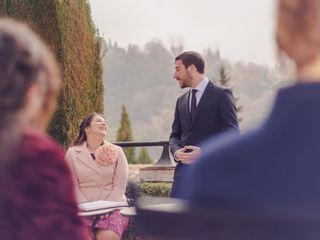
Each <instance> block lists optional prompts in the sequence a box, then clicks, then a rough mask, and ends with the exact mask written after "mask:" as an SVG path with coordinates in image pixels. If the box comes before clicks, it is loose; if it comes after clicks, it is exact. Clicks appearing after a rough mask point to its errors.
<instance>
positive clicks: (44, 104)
mask: <svg viewBox="0 0 320 240" xmlns="http://www.w3.org/2000/svg"><path fill="white" fill-rule="evenodd" d="M60 86H61V78H60V75H59V71H58V65H57V63H56V61H55V59H54V56H53V55H52V53H51V52H50V51H49V49H48V47H47V46H46V45H45V44H44V43H43V42H42V41H41V40H40V38H39V37H38V36H36V34H35V33H34V32H33V31H31V30H30V29H29V28H28V27H27V26H26V25H25V24H23V23H18V22H16V21H13V20H9V19H1V20H0V183H1V190H0V208H1V209H0V236H1V239H33V240H43V239H46V240H50V239H52V240H54V239H55V240H56V239H59V240H63V239H65V240H67V239H68V240H70V239H89V238H88V233H87V230H86V228H85V227H84V226H83V223H82V221H81V219H80V218H79V217H78V208H77V204H76V200H75V194H74V190H73V185H72V179H71V175H70V171H69V168H68V166H67V164H66V162H65V160H64V154H63V151H62V149H61V148H60V147H59V146H58V145H57V144H56V143H55V142H54V141H53V140H52V139H51V138H50V137H49V136H47V135H46V134H45V131H46V129H47V126H48V123H49V121H50V119H51V117H52V115H53V113H54V111H55V109H56V100H57V96H58V93H59V90H60Z"/></svg>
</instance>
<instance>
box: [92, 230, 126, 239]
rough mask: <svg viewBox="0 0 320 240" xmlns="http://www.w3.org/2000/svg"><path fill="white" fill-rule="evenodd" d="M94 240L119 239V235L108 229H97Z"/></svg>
mask: <svg viewBox="0 0 320 240" xmlns="http://www.w3.org/2000/svg"><path fill="white" fill-rule="evenodd" d="M96 240H120V238H119V236H118V235H117V234H116V233H114V232H112V231H109V230H98V231H97V233H96Z"/></svg>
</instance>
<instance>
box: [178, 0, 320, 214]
mask: <svg viewBox="0 0 320 240" xmlns="http://www.w3.org/2000/svg"><path fill="white" fill-rule="evenodd" d="M319 19H320V1H318V0H278V15H277V25H276V40H277V44H278V48H279V51H280V52H283V53H285V54H287V55H288V56H289V57H290V58H291V59H292V60H293V61H294V63H295V65H296V76H297V79H296V81H295V83H294V84H293V85H292V86H289V87H286V88H283V89H281V90H279V92H278V94H277V97H276V100H275V104H274V107H273V109H272V111H271V113H270V115H269V117H268V118H267V120H266V121H265V122H264V124H262V126H261V127H259V128H258V129H256V130H254V131H252V132H251V133H248V134H244V135H242V136H240V137H238V138H237V139H228V138H223V137H222V138H220V139H214V140H212V142H211V145H210V144H209V146H208V148H207V152H206V153H205V154H204V155H203V156H202V157H201V159H199V161H198V162H197V164H196V165H195V166H194V168H193V169H191V170H190V171H189V172H188V173H187V176H186V178H185V179H184V181H185V182H184V183H185V184H186V185H188V186H189V187H188V189H186V190H185V196H186V197H187V198H188V199H189V200H190V201H191V203H192V204H193V205H195V206H201V207H207V208H227V209H242V210H243V209H247V210H272V211H275V212H277V211H287V212H291V213H296V212H298V211H300V210H302V209H303V210H306V209H309V210H311V212H313V211H315V212H316V211H317V210H318V209H319V208H320V190H319V182H320V174H319V169H320V161H319V159H320V147H319V146H320V145H319V143H320V127H319V123H320V21H319ZM257 80H258V79H257Z"/></svg>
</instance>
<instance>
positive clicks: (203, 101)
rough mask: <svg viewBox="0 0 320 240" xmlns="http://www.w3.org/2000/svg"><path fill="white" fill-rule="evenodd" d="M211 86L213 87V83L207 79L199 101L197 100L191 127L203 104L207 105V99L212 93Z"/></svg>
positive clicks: (203, 106)
mask: <svg viewBox="0 0 320 240" xmlns="http://www.w3.org/2000/svg"><path fill="white" fill-rule="evenodd" d="M212 88H214V85H213V83H212V82H211V81H209V82H208V85H207V87H206V89H205V90H204V92H203V94H202V97H201V99H200V102H199V104H198V106H197V109H196V113H195V118H194V121H192V124H191V127H192V126H193V125H194V124H195V122H196V121H197V119H198V118H199V115H200V114H201V112H202V111H203V109H204V108H205V106H206V105H207V103H208V100H209V96H210V95H211V93H212V91H211V89H212Z"/></svg>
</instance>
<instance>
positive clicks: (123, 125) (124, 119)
mask: <svg viewBox="0 0 320 240" xmlns="http://www.w3.org/2000/svg"><path fill="white" fill-rule="evenodd" d="M132 140H133V137H132V131H131V124H130V119H129V114H128V111H127V109H126V107H125V106H124V105H122V111H121V122H120V127H119V129H118V134H117V141H118V142H129V141H132ZM123 151H124V153H125V155H126V157H127V159H128V162H129V163H131V164H136V163H137V162H136V159H135V151H134V148H132V147H130V148H124V149H123Z"/></svg>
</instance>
